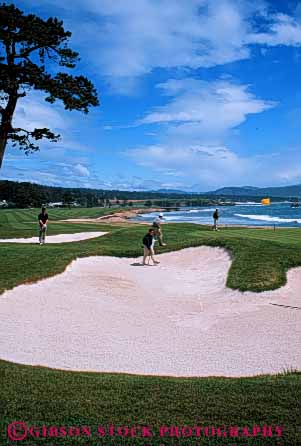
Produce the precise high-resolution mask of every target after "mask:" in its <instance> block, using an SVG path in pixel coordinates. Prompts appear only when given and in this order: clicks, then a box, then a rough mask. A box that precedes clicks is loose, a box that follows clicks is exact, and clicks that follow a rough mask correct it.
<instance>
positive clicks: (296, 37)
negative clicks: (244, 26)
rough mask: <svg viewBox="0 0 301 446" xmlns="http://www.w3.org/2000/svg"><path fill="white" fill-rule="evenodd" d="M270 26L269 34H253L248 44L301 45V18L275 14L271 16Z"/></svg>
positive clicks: (249, 37)
mask: <svg viewBox="0 0 301 446" xmlns="http://www.w3.org/2000/svg"><path fill="white" fill-rule="evenodd" d="M270 20H271V22H270V24H269V26H268V30H267V32H258V33H251V34H250V35H249V36H248V38H247V40H248V43H257V44H263V45H268V46H277V45H287V46H300V45H301V21H300V17H299V16H295V17H292V16H289V15H287V14H280V13H278V14H274V15H272V16H270Z"/></svg>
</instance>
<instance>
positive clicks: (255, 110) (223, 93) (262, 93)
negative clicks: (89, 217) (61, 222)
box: [1, 0, 301, 191]
mask: <svg viewBox="0 0 301 446" xmlns="http://www.w3.org/2000/svg"><path fill="white" fill-rule="evenodd" d="M41 3H42V4H41ZM15 4H16V5H17V6H18V7H19V8H20V9H22V10H24V11H25V12H34V13H36V14H38V15H40V16H42V17H45V18H46V17H48V16H57V17H59V18H61V19H63V20H64V23H65V28H66V29H69V30H70V31H72V33H73V36H72V39H71V47H72V48H74V49H76V50H78V51H79V52H80V55H81V62H80V64H79V66H78V68H77V71H76V72H80V73H83V74H85V75H86V76H87V77H89V78H90V79H91V80H92V81H93V82H94V83H95V85H96V87H97V89H98V91H99V96H100V99H101V106H100V107H99V108H97V109H92V110H91V112H90V113H89V115H87V116H86V115H83V114H80V113H78V112H67V111H64V109H63V107H62V106H61V104H59V102H57V103H56V104H55V105H54V106H53V105H49V104H47V103H46V102H45V101H44V100H43V98H44V95H43V94H42V93H38V92H30V93H29V95H28V96H27V97H26V98H24V99H22V100H21V101H20V102H19V105H18V109H17V113H16V116H15V123H16V124H18V126H21V127H24V126H27V128H34V127H45V126H49V127H50V128H51V129H52V130H54V131H56V132H59V133H60V134H61V135H62V139H61V141H60V142H59V143H51V144H49V143H47V142H45V143H43V144H42V145H41V151H40V152H38V153H36V154H33V155H30V156H25V155H24V154H23V153H22V152H20V151H18V150H16V149H12V148H10V149H9V150H8V152H7V154H6V157H5V160H4V166H3V170H2V171H1V177H2V178H3V179H12V180H17V181H33V182H38V183H44V184H49V185H62V186H72V187H96V188H119V189H130V190H132V189H136V190H139V189H158V188H176V189H183V190H188V191H206V190H212V189H215V188H218V187H221V186H230V185H234V186H238V185H253V186H271V185H287V184H296V183H301V150H300V146H301V126H300V123H301V76H300V74H301V2H299V1H293V0H292V1H287V0H285V1H284V0H283V1H282V0H277V1H272V0H270V1H268V0H252V1H249V0H219V1H214V0H115V1H112V0H85V1H83V0H72V2H71V1H66V2H62V1H61V0H60V1H58V0H43V2H41V1H40V0H39V1H36V0H16V1H15Z"/></svg>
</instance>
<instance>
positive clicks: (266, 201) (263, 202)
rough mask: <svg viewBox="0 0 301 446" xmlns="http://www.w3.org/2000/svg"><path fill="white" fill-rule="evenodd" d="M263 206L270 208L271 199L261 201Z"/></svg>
mask: <svg viewBox="0 0 301 446" xmlns="http://www.w3.org/2000/svg"><path fill="white" fill-rule="evenodd" d="M261 204H264V205H265V206H269V205H270V204H271V200H270V199H269V198H263V199H262V200H261Z"/></svg>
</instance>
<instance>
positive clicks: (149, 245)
mask: <svg viewBox="0 0 301 446" xmlns="http://www.w3.org/2000/svg"><path fill="white" fill-rule="evenodd" d="M154 236H155V230H154V229H153V228H150V229H149V230H148V233H147V234H146V235H145V236H144V237H143V240H142V243H143V248H144V254H143V265H147V263H146V259H147V257H148V258H149V259H150V258H151V259H152V261H153V264H154V265H157V264H158V263H160V262H158V261H157V260H155V258H154V255H155V253H154V248H153V246H154V245H153V241H154ZM149 259H148V265H149Z"/></svg>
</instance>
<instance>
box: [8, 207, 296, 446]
mask: <svg viewBox="0 0 301 446" xmlns="http://www.w3.org/2000/svg"><path fill="white" fill-rule="evenodd" d="M71 211H74V212H75V211H76V212H79V214H78V215H77V216H81V217H83V216H84V215H83V214H82V212H89V213H90V216H94V217H95V216H99V215H100V214H99V209H98V210H97V209H88V210H78V209H74V210H71ZM65 212H67V214H68V215H67V216H66V214H65V215H64V213H65ZM36 213H37V212H36V210H26V211H0V238H3V237H16V236H19V237H23V236H33V235H36V232H37V228H36ZM63 215H64V216H63ZM72 216H74V214H73V215H72ZM86 216H88V215H86ZM63 218H71V216H70V213H69V210H61V209H60V210H55V211H53V213H52V211H51V219H52V221H55V223H52V224H50V225H49V234H56V233H71V232H81V231H95V230H100V231H103V230H104V231H110V234H109V235H108V236H105V237H100V238H98V239H93V240H87V241H82V242H77V243H71V244H69V243H66V244H57V245H45V246H43V247H40V246H37V245H20V244H8V243H7V244H1V245H0V292H1V291H2V292H3V291H4V290H5V289H10V288H12V287H14V286H16V285H18V284H21V283H26V282H30V281H36V280H38V279H41V278H44V277H48V276H51V275H54V274H57V273H60V272H61V271H63V270H64V269H65V268H66V266H67V265H68V264H69V263H70V262H71V261H72V260H73V259H75V258H77V257H84V256H90V255H110V256H118V257H137V256H140V255H141V253H142V249H141V238H142V236H143V235H144V233H145V231H146V227H143V226H140V225H108V224H98V223H91V224H83V223H82V224H81V223H77V224H75V225H73V224H70V223H64V222H60V221H59V220H60V219H63ZM164 235H165V238H166V241H167V243H168V245H167V247H166V248H162V249H161V250H160V252H167V251H171V250H179V249H182V248H185V247H189V246H200V245H209V246H221V247H224V248H226V249H227V250H228V251H229V252H230V253H231V255H232V258H233V263H232V266H231V269H230V271H229V276H228V281H227V284H228V286H229V287H232V288H237V289H241V290H254V291H261V290H265V289H273V288H277V287H279V286H281V285H283V284H284V283H285V280H286V272H287V270H288V269H289V268H291V267H293V266H298V265H301V232H300V230H298V229H281V230H277V231H275V232H274V231H272V230H270V229H254V230H253V229H240V228H227V229H224V230H221V231H220V232H218V233H214V232H212V231H211V230H210V228H208V227H203V226H198V225H194V224H168V225H165V226H164ZM41 259H42V261H41ZM196 260H197V259H196ZM20 323H21V321H20ZM300 382H301V374H300V373H284V374H280V375H275V376H261V377H255V378H241V379H230V378H189V379H184V378H183V379H182V378H163V377H143V376H130V375H125V374H95V373H72V372H62V371H55V370H50V369H47V368H39V367H28V366H21V365H16V364H13V363H8V362H5V361H0V383H1V386H0V444H1V445H7V444H9V443H8V441H7V439H6V428H7V425H8V424H9V422H11V421H13V420H19V421H25V422H27V423H28V424H29V425H35V426H41V425H44V424H46V425H66V426H71V425H88V426H90V427H91V428H92V429H93V430H95V429H96V426H97V425H99V424H100V425H107V424H109V423H113V424H118V425H131V426H133V425H136V424H139V425H151V426H152V427H153V430H154V431H155V432H157V430H158V429H159V426H161V425H164V424H167V425H195V424H197V423H201V424H205V425H208V424H209V425H227V426H229V425H238V426H245V425H247V426H252V425H261V426H262V425H269V424H272V425H275V424H277V425H281V426H283V428H284V437H283V438H282V439H280V440H279V441H278V440H277V439H276V438H275V437H274V438H273V439H271V440H264V439H262V438H259V439H227V438H225V439H222V441H221V440H220V439H211V440H209V441H205V439H204V438H202V440H201V441H197V440H196V439H195V438H190V439H185V438H184V439H183V438H182V439H181V438H180V439H177V438H171V439H167V438H165V439H159V438H158V436H156V437H155V438H153V439H151V441H150V440H149V439H146V440H147V441H145V440H143V439H140V438H136V439H129V438H125V439H122V438H113V439H112V438H101V439H99V438H97V437H95V436H93V437H92V438H89V439H87V438H76V439H74V438H73V439H72V438H61V439H49V440H46V441H45V439H43V438H40V439H39V438H35V439H28V440H27V441H26V442H19V444H20V446H24V445H25V444H26V445H27V444H28V445H29V444H33V445H44V444H47V445H50V444H53V445H54V444H58V445H63V444H66V445H69V444H72V445H76V444H83V445H87V444H89V445H91V446H94V445H102V444H105V445H108V446H109V445H114V446H117V445H126V444H133V445H137V446H140V445H141V446H142V445H144V444H150V445H154V446H159V445H160V444H163V445H166V446H170V445H172V444H173V445H191V444H194V445H196V444H197V443H200V444H202V445H208V446H209V445H215V446H216V445H218V444H219V445H233V444H237V445H246V444H248V445H249V446H255V445H256V446H264V445H274V446H276V445H278V444H280V445H281V446H285V445H288V446H294V445H299V444H300V443H301V426H300V417H299V414H300V400H301V386H300ZM13 444H14V443H13Z"/></svg>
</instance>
